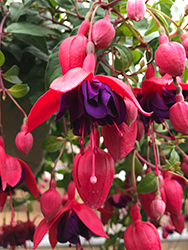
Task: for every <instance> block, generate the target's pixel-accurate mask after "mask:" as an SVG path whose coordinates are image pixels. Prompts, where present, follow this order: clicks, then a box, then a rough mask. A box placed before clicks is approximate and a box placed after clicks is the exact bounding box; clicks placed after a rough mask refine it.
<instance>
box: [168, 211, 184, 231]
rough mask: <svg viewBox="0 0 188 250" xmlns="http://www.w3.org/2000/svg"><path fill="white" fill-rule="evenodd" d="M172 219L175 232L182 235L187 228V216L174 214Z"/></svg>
mask: <svg viewBox="0 0 188 250" xmlns="http://www.w3.org/2000/svg"><path fill="white" fill-rule="evenodd" d="M171 219H172V223H173V225H174V227H175V231H176V232H178V233H179V234H181V233H182V231H183V229H184V226H185V216H184V215H183V214H180V215H178V216H177V215H173V214H172V215H171Z"/></svg>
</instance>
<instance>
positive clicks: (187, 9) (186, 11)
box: [185, 4, 188, 15]
mask: <svg viewBox="0 0 188 250" xmlns="http://www.w3.org/2000/svg"><path fill="white" fill-rule="evenodd" d="M185 14H186V15H188V4H187V5H186V6H185Z"/></svg>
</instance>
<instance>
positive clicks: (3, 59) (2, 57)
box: [0, 50, 5, 67]
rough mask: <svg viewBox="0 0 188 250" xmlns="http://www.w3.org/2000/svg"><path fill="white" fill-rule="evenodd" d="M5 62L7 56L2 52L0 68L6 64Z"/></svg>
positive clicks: (0, 54) (0, 53)
mask: <svg viewBox="0 0 188 250" xmlns="http://www.w3.org/2000/svg"><path fill="white" fill-rule="evenodd" d="M4 62H5V56H4V54H3V52H2V51H1V50H0V67H1V66H2V65H3V64H4Z"/></svg>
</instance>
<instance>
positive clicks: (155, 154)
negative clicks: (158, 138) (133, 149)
mask: <svg viewBox="0 0 188 250" xmlns="http://www.w3.org/2000/svg"><path fill="white" fill-rule="evenodd" d="M153 127H154V125H153V124H152V125H151V134H152V143H153V153H154V158H155V166H156V169H155V175H156V176H158V175H159V168H158V162H157V153H156V148H155V137H154V128H153Z"/></svg>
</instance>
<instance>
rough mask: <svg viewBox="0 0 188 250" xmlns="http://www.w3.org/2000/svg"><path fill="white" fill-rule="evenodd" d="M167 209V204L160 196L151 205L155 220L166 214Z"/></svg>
mask: <svg viewBox="0 0 188 250" xmlns="http://www.w3.org/2000/svg"><path fill="white" fill-rule="evenodd" d="M165 209H166V204H165V202H164V201H163V200H162V199H161V197H160V196H159V195H157V196H156V198H155V200H153V201H152V203H151V211H152V214H153V215H154V218H156V219H157V220H158V219H159V218H160V217H161V216H162V215H163V214H164V212H165Z"/></svg>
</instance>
